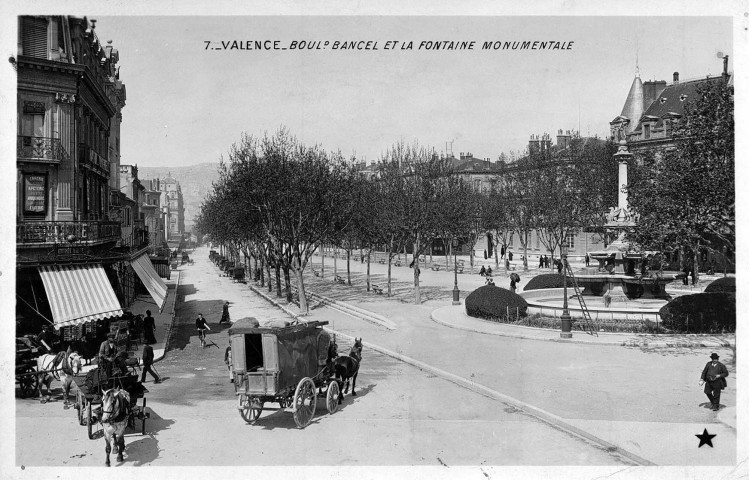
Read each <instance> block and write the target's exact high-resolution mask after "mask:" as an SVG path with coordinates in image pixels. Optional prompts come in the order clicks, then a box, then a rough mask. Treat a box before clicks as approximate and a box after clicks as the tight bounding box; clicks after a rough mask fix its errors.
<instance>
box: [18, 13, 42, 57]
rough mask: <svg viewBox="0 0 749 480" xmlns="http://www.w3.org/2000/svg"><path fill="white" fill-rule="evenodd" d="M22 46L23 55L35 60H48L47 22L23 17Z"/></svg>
mask: <svg viewBox="0 0 749 480" xmlns="http://www.w3.org/2000/svg"><path fill="white" fill-rule="evenodd" d="M21 46H22V48H23V55H25V56H27V57H34V58H44V59H46V58H47V20H46V19H44V18H34V17H22V21H21Z"/></svg>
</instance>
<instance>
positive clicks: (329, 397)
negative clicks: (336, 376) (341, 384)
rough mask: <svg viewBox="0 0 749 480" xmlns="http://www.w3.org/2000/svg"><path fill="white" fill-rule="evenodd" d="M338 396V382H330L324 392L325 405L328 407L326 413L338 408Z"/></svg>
mask: <svg viewBox="0 0 749 480" xmlns="http://www.w3.org/2000/svg"><path fill="white" fill-rule="evenodd" d="M340 396H341V390H340V389H339V388H338V382H336V381H333V382H330V383H329V384H328V390H327V392H326V393H325V406H326V407H327V408H328V413H334V412H335V411H336V410H338V397H340Z"/></svg>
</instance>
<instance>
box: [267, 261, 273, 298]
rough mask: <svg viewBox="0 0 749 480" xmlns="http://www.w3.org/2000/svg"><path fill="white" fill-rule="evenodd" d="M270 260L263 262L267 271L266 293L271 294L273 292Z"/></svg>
mask: <svg viewBox="0 0 749 480" xmlns="http://www.w3.org/2000/svg"><path fill="white" fill-rule="evenodd" d="M270 267H271V260H270V258H268V260H267V261H266V262H265V268H267V269H268V293H271V292H272V291H273V275H271V273H270V272H271V270H270Z"/></svg>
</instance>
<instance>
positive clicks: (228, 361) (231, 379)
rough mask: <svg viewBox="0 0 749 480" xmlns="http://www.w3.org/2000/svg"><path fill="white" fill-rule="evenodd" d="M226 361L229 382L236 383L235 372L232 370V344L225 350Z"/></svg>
mask: <svg viewBox="0 0 749 480" xmlns="http://www.w3.org/2000/svg"><path fill="white" fill-rule="evenodd" d="M224 363H225V364H226V368H228V369H229V382H230V383H234V374H233V373H232V371H231V344H230V345H229V346H228V347H226V350H225V351H224Z"/></svg>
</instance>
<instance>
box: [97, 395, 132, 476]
mask: <svg viewBox="0 0 749 480" xmlns="http://www.w3.org/2000/svg"><path fill="white" fill-rule="evenodd" d="M129 414H130V394H129V393H127V391H126V390H122V389H119V388H110V389H109V390H106V391H105V392H104V394H103V396H102V399H101V420H100V423H101V426H102V427H103V428H104V440H105V441H106V442H107V446H106V449H105V450H106V452H107V461H106V462H105V465H106V466H107V467H108V466H110V463H109V453H110V452H111V451H112V445H114V449H115V453H117V461H118V462H122V461H123V458H122V454H123V453H125V427H127V419H128V415H129Z"/></svg>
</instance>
